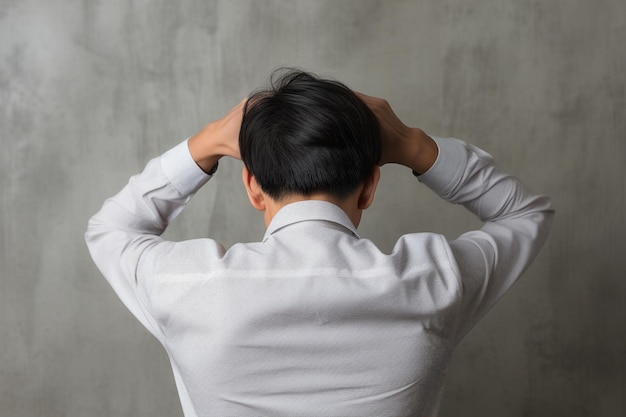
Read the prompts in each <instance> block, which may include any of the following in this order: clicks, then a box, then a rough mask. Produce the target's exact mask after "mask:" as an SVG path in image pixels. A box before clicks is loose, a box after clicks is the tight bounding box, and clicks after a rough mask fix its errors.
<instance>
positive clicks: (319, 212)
mask: <svg viewBox="0 0 626 417" xmlns="http://www.w3.org/2000/svg"><path fill="white" fill-rule="evenodd" d="M316 220H317V221H319V220H322V221H328V222H333V223H337V224H339V225H341V226H343V227H344V228H346V229H348V231H349V232H350V233H352V234H353V235H354V236H355V237H359V235H358V234H357V232H356V228H355V227H354V224H352V220H350V218H349V217H348V215H347V214H346V212H345V211H343V210H342V209H341V208H340V207H339V206H337V205H335V204H333V203H329V202H328V201H321V200H304V201H297V202H295V203H290V204H287V205H286V206H284V207H283V208H281V209H280V210H279V211H278V213H276V214H275V215H274V218H273V219H272V221H271V222H270V224H269V226H268V227H267V230H266V232H265V236H264V237H263V241H264V242H265V241H266V240H267V239H268V238H269V237H270V236H271V235H272V234H274V233H276V232H277V231H278V230H280V229H282V228H284V227H286V226H289V225H292V224H294V223H299V222H305V221H316Z"/></svg>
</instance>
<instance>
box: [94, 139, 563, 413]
mask: <svg viewBox="0 0 626 417" xmlns="http://www.w3.org/2000/svg"><path fill="white" fill-rule="evenodd" d="M434 139H435V141H436V142H437V145H438V146H439V156H438V158H437V161H436V162H435V164H434V165H433V166H432V167H431V169H430V170H429V171H428V172H426V173H424V174H423V175H421V176H420V177H419V180H420V181H421V182H422V183H424V184H425V185H427V186H428V187H430V188H431V189H432V190H433V191H434V192H436V193H437V194H438V195H440V196H441V197H442V198H444V199H445V200H447V201H449V202H451V203H458V204H463V205H464V206H465V207H466V208H467V209H469V210H471V211H472V212H473V213H475V214H476V215H477V216H478V217H479V218H480V219H481V220H482V221H483V222H484V226H483V227H482V228H481V229H480V230H476V231H470V232H468V233H465V234H463V235H461V236H460V237H459V238H458V239H456V240H454V241H447V240H446V239H445V238H444V237H443V236H442V235H438V234H434V233H411V234H407V235H404V236H402V237H401V238H400V239H399V240H398V242H397V243H396V245H395V247H394V249H393V251H392V252H391V253H389V254H388V253H383V252H382V251H381V250H380V249H379V248H378V247H377V246H376V245H375V244H374V243H373V242H371V241H370V240H367V239H362V238H360V237H359V236H358V234H357V231H356V230H355V227H354V225H353V224H352V223H351V221H350V219H349V218H348V216H347V215H346V214H345V213H344V212H343V211H342V210H341V209H340V208H339V207H338V206H335V205H333V204H332V203H328V202H323V201H304V202H297V203H293V204H289V205H287V206H285V207H284V208H282V209H281V210H280V211H279V212H278V213H277V214H276V216H275V217H274V218H273V220H272V222H271V223H270V225H269V227H268V229H267V232H266V234H265V237H264V238H263V240H262V241H261V242H256V243H246V244H236V245H234V246H232V247H231V248H230V249H225V248H224V247H223V246H222V245H220V244H219V243H218V242H216V241H214V240H212V239H193V240H187V241H183V242H170V241H164V240H163V239H161V238H160V237H159V235H160V234H161V233H162V232H163V231H164V230H165V228H166V227H167V225H168V223H169V222H170V221H171V220H172V219H174V218H175V217H176V216H177V215H178V214H180V212H181V211H182V210H183V209H184V207H185V205H186V204H187V202H188V201H189V199H190V198H191V196H192V195H193V194H194V193H195V192H196V191H197V190H198V189H199V188H200V187H201V186H202V185H204V184H205V183H206V182H207V181H208V180H209V179H210V176H209V175H207V174H205V173H204V172H203V171H202V170H200V169H199V168H198V166H197V165H196V164H195V162H194V161H193V159H192V158H191V155H190V153H189V150H188V147H187V143H186V142H183V143H181V144H179V145H178V146H176V147H174V148H173V149H171V150H169V151H168V152H166V153H165V154H163V155H162V156H161V157H159V158H156V159H153V160H152V161H150V162H149V163H148V165H147V166H146V168H145V170H144V171H143V173H141V174H139V175H136V176H134V177H132V178H131V179H130V182H129V184H128V185H127V186H126V187H124V188H123V189H122V190H121V191H120V193H119V194H117V195H116V196H115V197H112V198H110V199H108V200H107V201H106V202H105V203H104V205H103V207H102V209H101V210H100V211H99V212H98V213H97V214H96V215H95V216H94V217H93V218H92V219H91V220H90V221H89V227H88V230H87V233H86V241H87V244H88V246H89V249H90V252H91V255H92V257H93V259H94V261H95V263H96V264H97V266H98V267H99V268H100V270H101V271H102V273H103V274H104V276H105V277H106V278H107V280H108V281H109V283H110V284H111V286H112V287H113V289H114V290H115V292H116V293H117V294H118V295H119V297H120V298H121V299H122V301H123V302H124V304H125V305H126V306H127V307H128V308H129V310H130V311H131V312H132V313H133V314H134V315H135V316H136V317H137V319H139V321H140V322H141V323H142V324H143V325H144V326H145V327H146V328H147V329H148V330H149V331H150V332H151V333H152V334H153V335H154V336H155V337H156V338H157V339H158V340H159V341H160V342H161V343H162V344H163V346H164V347H165V349H166V351H167V353H168V355H169V358H170V361H171V365H172V370H173V372H174V376H175V380H176V385H177V388H178V392H179V395H180V399H181V404H182V407H183V410H184V413H185V416H187V417H193V416H344V417H345V416H378V417H382V416H394V417H398V416H435V415H436V414H437V410H438V407H439V402H440V399H441V395H442V392H443V386H444V381H445V375H446V369H447V366H448V363H449V361H450V358H451V355H452V351H453V349H454V348H455V346H456V345H457V344H458V342H459V341H460V339H461V338H462V337H463V336H464V335H465V334H466V333H467V331H468V330H469V329H471V327H472V326H473V325H474V324H475V323H476V322H477V321H478V320H479V319H480V318H481V317H482V316H483V315H484V314H485V313H486V312H487V310H489V308H491V307H492V306H493V305H494V304H495V303H496V302H497V300H498V299H499V298H500V297H501V296H502V295H503V294H504V292H505V291H506V290H507V289H509V288H510V287H511V285H512V284H513V283H514V282H515V281H516V280H517V278H518V277H519V276H520V275H521V274H522V272H523V271H524V270H525V268H526V267H528V265H529V264H530V263H531V261H532V260H533V258H534V257H535V255H536V254H537V252H538V250H539V248H540V247H541V245H542V244H543V242H544V241H545V238H546V235H547V233H548V229H549V225H550V223H551V218H552V214H553V212H552V210H551V208H550V200H549V199H548V198H547V197H544V196H538V195H535V194H532V193H530V192H529V191H527V190H526V189H525V188H524V186H523V185H522V184H521V183H520V181H519V180H517V179H516V178H514V177H512V176H511V175H508V174H506V173H504V172H502V171H501V170H499V169H498V168H496V167H495V165H494V164H493V161H492V158H491V157H490V156H489V155H488V154H487V153H485V152H484V151H482V150H480V149H478V148H476V147H474V146H472V145H469V144H466V143H465V142H462V141H459V140H456V139H441V138H434ZM408 172H410V171H408Z"/></svg>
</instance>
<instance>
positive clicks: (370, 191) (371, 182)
mask: <svg viewBox="0 0 626 417" xmlns="http://www.w3.org/2000/svg"><path fill="white" fill-rule="evenodd" d="M378 180H380V167H379V166H378V165H376V166H374V168H372V171H371V172H370V174H369V175H368V176H367V178H365V181H364V182H363V189H362V190H361V193H360V194H359V202H358V208H359V209H360V210H365V209H366V208H368V207H369V206H370V205H371V204H372V201H374V194H375V193H376V187H377V186H378Z"/></svg>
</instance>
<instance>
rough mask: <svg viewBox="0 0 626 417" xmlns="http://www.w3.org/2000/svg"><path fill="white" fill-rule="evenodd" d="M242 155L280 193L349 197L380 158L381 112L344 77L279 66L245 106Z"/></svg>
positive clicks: (268, 188) (265, 186)
mask: <svg viewBox="0 0 626 417" xmlns="http://www.w3.org/2000/svg"><path fill="white" fill-rule="evenodd" d="M239 148H240V152H241V159H242V160H243V162H244V164H245V166H246V168H247V169H248V170H249V171H250V173H251V174H252V175H254V176H255V178H256V181H257V183H258V184H259V186H260V187H261V189H262V190H263V191H264V192H265V193H267V194H268V195H269V196H270V197H272V198H273V199H275V200H280V199H281V198H283V197H285V196H288V195H310V194H312V193H316V192H323V193H327V194H329V195H332V196H334V197H338V198H344V197H347V196H348V195H350V194H351V193H352V192H353V191H354V190H356V189H357V187H358V186H359V184H361V183H362V182H363V181H364V180H365V178H366V177H367V176H368V175H369V174H370V173H371V170H372V169H373V168H374V166H375V165H376V164H378V162H379V160H380V154H381V140H380V127H379V124H378V120H377V118H376V116H375V115H374V113H373V112H372V111H371V110H370V108H369V107H368V106H367V105H366V104H365V103H364V102H363V101H362V100H361V99H360V98H359V97H358V96H357V95H356V94H355V93H354V92H353V91H352V90H350V89H349V88H348V87H346V86H345V85H344V84H342V83H340V82H338V81H334V80H328V79H322V78H319V77H317V76H315V75H313V74H311V73H307V72H304V71H301V70H293V69H287V70H285V69H282V70H278V71H275V72H274V73H273V75H272V77H271V86H270V88H269V89H265V90H260V91H257V92H255V93H253V94H252V95H251V96H250V97H249V98H248V100H247V102H246V104H245V107H244V110H243V120H242V123H241V131H240V133H239Z"/></svg>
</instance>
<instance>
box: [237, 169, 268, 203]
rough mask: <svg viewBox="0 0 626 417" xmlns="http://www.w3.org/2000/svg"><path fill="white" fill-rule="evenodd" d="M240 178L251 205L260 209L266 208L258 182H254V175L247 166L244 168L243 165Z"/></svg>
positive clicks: (263, 195)
mask: <svg viewBox="0 0 626 417" xmlns="http://www.w3.org/2000/svg"><path fill="white" fill-rule="evenodd" d="M241 179H242V180H243V186H244V187H246V192H247V193H248V200H250V204H252V207H254V208H255V209H257V210H260V211H265V209H266V208H267V205H266V202H265V194H264V193H263V190H261V186H259V183H257V182H256V178H255V177H254V175H252V174H251V173H250V171H248V168H246V166H245V165H244V167H243V169H242V170H241Z"/></svg>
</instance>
